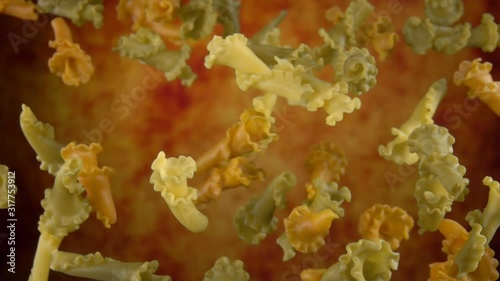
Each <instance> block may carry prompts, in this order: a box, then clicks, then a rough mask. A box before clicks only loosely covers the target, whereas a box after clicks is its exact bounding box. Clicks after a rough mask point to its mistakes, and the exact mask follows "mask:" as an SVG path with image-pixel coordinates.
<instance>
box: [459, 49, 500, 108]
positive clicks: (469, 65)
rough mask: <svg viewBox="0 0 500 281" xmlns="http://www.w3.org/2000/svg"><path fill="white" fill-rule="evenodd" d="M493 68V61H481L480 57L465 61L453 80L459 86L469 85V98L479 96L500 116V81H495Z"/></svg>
mask: <svg viewBox="0 0 500 281" xmlns="http://www.w3.org/2000/svg"><path fill="white" fill-rule="evenodd" d="M491 68H492V64H491V63H489V62H485V63H481V59H480V58H479V59H475V60H473V61H472V62H470V61H463V62H462V63H460V66H459V69H458V71H455V73H454V74H453V82H455V85H457V86H459V85H462V84H464V85H465V86H467V87H468V88H469V92H468V93H467V94H468V96H469V98H479V99H480V100H481V101H482V102H484V103H485V104H486V105H488V107H489V108H490V109H491V110H493V112H494V113H495V114H496V115H498V116H500V82H496V81H493V78H492V77H491V74H490V71H491Z"/></svg>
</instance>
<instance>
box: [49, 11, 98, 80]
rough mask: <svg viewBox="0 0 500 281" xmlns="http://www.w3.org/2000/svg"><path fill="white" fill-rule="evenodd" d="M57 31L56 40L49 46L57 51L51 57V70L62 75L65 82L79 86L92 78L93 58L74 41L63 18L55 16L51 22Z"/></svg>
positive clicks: (55, 31)
mask: <svg viewBox="0 0 500 281" xmlns="http://www.w3.org/2000/svg"><path fill="white" fill-rule="evenodd" d="M51 25H52V28H53V29H54V33H55V40H54V41H50V42H49V46H50V47H52V48H54V49H56V52H55V53H54V55H53V56H52V58H50V59H49V69H50V72H52V73H54V74H57V76H60V77H62V79H63V82H64V84H66V85H68V86H79V85H80V84H85V83H87V82H88V81H89V80H90V77H92V74H93V73H94V66H93V65H92V59H91V58H90V56H89V55H87V54H86V53H85V52H84V51H83V50H82V49H81V48H80V45H78V44H76V43H74V42H73V37H72V35H71V31H70V29H69V27H68V25H67V24H66V22H65V21H64V20H63V19H62V18H55V19H53V20H52V22H51Z"/></svg>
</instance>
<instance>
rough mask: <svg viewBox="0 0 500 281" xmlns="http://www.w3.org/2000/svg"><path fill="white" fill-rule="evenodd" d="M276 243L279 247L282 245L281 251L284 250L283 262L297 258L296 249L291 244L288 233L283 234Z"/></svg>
mask: <svg viewBox="0 0 500 281" xmlns="http://www.w3.org/2000/svg"><path fill="white" fill-rule="evenodd" d="M276 243H278V245H280V247H281V249H282V250H283V261H288V260H291V259H293V258H294V257H295V255H296V253H295V249H294V248H293V246H292V244H291V243H290V240H289V239H288V236H287V235H286V232H284V233H282V234H281V235H280V236H279V237H278V239H276Z"/></svg>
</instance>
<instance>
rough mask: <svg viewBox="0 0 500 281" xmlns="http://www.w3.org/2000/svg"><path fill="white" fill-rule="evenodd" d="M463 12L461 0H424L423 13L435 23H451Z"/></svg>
mask: <svg viewBox="0 0 500 281" xmlns="http://www.w3.org/2000/svg"><path fill="white" fill-rule="evenodd" d="M463 12H464V5H463V3H462V0H447V1H442V0H425V15H426V16H427V18H429V19H430V20H431V22H432V23H433V24H436V25H451V24H453V23H455V22H456V21H458V20H459V19H460V18H461V17H462V14H463Z"/></svg>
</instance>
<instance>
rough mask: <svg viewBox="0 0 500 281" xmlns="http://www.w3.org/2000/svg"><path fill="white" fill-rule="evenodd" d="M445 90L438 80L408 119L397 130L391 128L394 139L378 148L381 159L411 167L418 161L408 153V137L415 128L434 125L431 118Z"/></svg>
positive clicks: (443, 82) (444, 83) (415, 156)
mask: <svg viewBox="0 0 500 281" xmlns="http://www.w3.org/2000/svg"><path fill="white" fill-rule="evenodd" d="M446 89H447V87H446V80H445V79H441V80H438V81H436V82H434V83H433V84H432V85H431V87H430V88H429V90H428V91H427V93H426V94H425V96H424V97H423V98H422V99H421V100H420V102H419V103H418V105H417V107H416V108H415V110H414V111H413V113H412V115H411V116H410V118H409V119H408V120H407V121H406V122H404V123H403V124H402V125H401V127H400V128H399V129H398V128H392V130H391V133H392V135H394V136H396V138H395V139H394V140H392V141H390V142H389V143H388V144H387V145H386V146H382V145H381V146H379V149H378V152H379V154H380V155H381V156H382V157H384V158H385V159H387V160H391V161H394V162H395V163H397V164H407V165H411V164H414V163H416V162H417V161H418V155H417V154H416V153H412V152H410V151H409V148H408V144H407V141H408V136H409V135H410V134H411V132H412V131H413V130H415V129H416V128H418V127H420V126H422V125H425V124H433V123H434V120H432V117H433V115H434V113H435V112H436V109H437V107H438V105H439V102H440V101H441V99H442V98H443V96H444V95H445V94H446Z"/></svg>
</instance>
